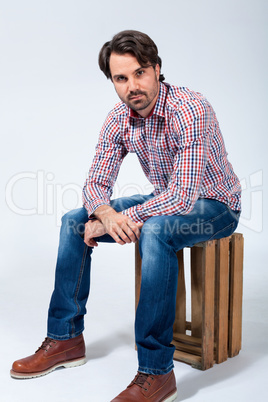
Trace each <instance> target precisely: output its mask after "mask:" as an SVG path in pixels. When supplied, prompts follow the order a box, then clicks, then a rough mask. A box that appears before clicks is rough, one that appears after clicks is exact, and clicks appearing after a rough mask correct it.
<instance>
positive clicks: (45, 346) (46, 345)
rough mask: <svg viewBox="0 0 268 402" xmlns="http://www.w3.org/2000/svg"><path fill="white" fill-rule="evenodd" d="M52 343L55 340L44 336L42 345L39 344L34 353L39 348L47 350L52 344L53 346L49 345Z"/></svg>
mask: <svg viewBox="0 0 268 402" xmlns="http://www.w3.org/2000/svg"><path fill="white" fill-rule="evenodd" d="M52 343H54V344H55V343H56V341H54V339H51V338H49V337H46V338H45V340H44V341H43V343H42V345H41V346H39V348H38V349H37V351H36V352H35V353H37V352H38V351H39V350H41V349H43V350H45V351H46V352H47V351H48V349H49V348H52V346H53V345H51V344H52Z"/></svg>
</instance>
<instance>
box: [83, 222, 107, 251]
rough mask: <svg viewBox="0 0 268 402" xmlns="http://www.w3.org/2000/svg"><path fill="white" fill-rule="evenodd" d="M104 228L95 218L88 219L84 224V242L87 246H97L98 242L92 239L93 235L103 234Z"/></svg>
mask: <svg viewBox="0 0 268 402" xmlns="http://www.w3.org/2000/svg"><path fill="white" fill-rule="evenodd" d="M105 233H106V230H105V228H104V226H103V224H102V223H101V222H100V221H98V220H97V219H93V220H89V221H88V222H87V223H86V224H85V233H84V242H85V243H86V245H87V246H89V247H95V246H98V243H97V242H96V241H95V240H94V237H99V236H103V235H104V234H105Z"/></svg>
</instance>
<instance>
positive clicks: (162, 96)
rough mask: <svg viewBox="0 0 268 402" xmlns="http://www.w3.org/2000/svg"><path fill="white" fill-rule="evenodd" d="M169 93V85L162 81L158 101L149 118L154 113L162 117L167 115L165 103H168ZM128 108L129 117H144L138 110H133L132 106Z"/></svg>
mask: <svg viewBox="0 0 268 402" xmlns="http://www.w3.org/2000/svg"><path fill="white" fill-rule="evenodd" d="M167 93H168V85H167V84H164V83H162V82H160V88H159V94H158V98H157V101H156V103H155V105H154V108H153V110H152V111H151V113H150V114H149V116H147V118H148V117H150V116H152V115H154V114H155V115H157V116H160V117H165V104H166V98H167ZM127 108H128V115H129V117H131V118H134V119H135V118H136V119H139V118H142V117H141V116H140V115H139V114H138V113H137V112H135V111H134V110H132V109H131V108H130V107H127Z"/></svg>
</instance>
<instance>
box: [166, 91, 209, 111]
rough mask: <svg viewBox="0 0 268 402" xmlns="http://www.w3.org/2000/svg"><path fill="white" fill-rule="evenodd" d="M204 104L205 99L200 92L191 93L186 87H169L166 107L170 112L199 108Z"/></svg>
mask: <svg viewBox="0 0 268 402" xmlns="http://www.w3.org/2000/svg"><path fill="white" fill-rule="evenodd" d="M206 103H207V100H206V98H205V97H204V95H202V94H201V93H200V92H196V91H193V90H191V89H189V88H187V87H179V86H175V85H169V91H168V96H167V101H166V107H167V108H168V109H169V110H170V111H174V112H176V111H180V110H181V109H184V108H185V107H193V106H194V105H196V106H198V105H199V106H200V105H204V104H206Z"/></svg>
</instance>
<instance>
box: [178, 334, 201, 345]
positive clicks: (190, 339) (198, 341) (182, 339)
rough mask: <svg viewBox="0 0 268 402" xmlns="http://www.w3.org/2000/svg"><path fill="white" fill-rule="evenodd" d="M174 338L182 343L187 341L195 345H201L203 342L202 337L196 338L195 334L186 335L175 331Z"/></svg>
mask: <svg viewBox="0 0 268 402" xmlns="http://www.w3.org/2000/svg"><path fill="white" fill-rule="evenodd" d="M173 339H174V340H175V341H178V342H181V343H187V344H188V345H193V346H201V344H202V340H201V338H195V337H194V336H191V335H186V334H179V333H174V334H173Z"/></svg>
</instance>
